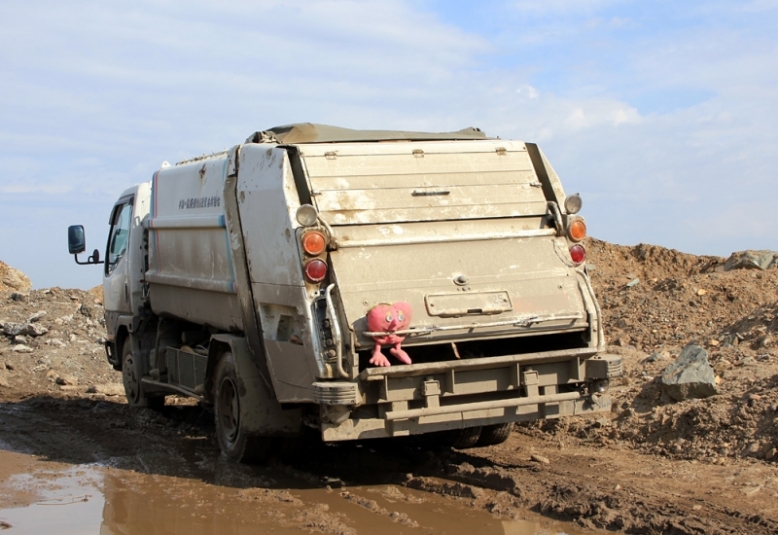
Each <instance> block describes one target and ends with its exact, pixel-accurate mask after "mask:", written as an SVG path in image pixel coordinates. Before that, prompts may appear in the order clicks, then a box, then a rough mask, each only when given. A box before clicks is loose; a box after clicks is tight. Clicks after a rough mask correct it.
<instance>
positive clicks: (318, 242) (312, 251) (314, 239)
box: [302, 230, 327, 256]
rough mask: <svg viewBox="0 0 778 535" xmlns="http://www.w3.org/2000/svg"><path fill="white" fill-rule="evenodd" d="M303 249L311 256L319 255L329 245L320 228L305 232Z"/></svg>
mask: <svg viewBox="0 0 778 535" xmlns="http://www.w3.org/2000/svg"><path fill="white" fill-rule="evenodd" d="M302 242H303V251H305V252H306V253H307V254H309V255H311V256H319V255H320V254H322V253H323V252H324V249H325V248H326V247H327V239H326V238H325V237H324V234H322V233H321V232H319V231H318V230H312V231H310V232H306V233H305V234H303V239H302Z"/></svg>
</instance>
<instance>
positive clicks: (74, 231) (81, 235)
mask: <svg viewBox="0 0 778 535" xmlns="http://www.w3.org/2000/svg"><path fill="white" fill-rule="evenodd" d="M84 251H86V232H84V226H83V225H71V226H69V227H68V252H70V254H72V255H73V257H74V258H75V260H76V264H79V265H85V264H102V263H103V262H102V261H101V260H100V251H98V250H97V249H95V250H94V252H93V253H92V256H90V257H87V259H86V262H80V261H79V260H78V255H79V253H83V252H84Z"/></svg>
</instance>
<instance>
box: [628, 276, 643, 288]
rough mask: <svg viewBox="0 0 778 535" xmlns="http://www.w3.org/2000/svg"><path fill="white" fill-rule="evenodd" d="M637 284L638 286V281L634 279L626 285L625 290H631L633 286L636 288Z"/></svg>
mask: <svg viewBox="0 0 778 535" xmlns="http://www.w3.org/2000/svg"><path fill="white" fill-rule="evenodd" d="M638 284H640V279H639V278H637V277H635V278H634V279H632V280H631V281H629V282H628V283H627V288H632V287H633V286H637V285H638Z"/></svg>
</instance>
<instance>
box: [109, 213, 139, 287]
mask: <svg viewBox="0 0 778 535" xmlns="http://www.w3.org/2000/svg"><path fill="white" fill-rule="evenodd" d="M111 215H112V217H111V231H110V233H109V234H108V251H107V252H106V253H107V254H106V255H105V274H106V275H109V274H110V273H111V272H112V271H113V270H114V268H116V264H118V263H119V260H121V258H122V256H124V252H125V251H126V250H127V243H128V238H129V237H130V223H131V222H132V199H130V200H129V201H127V202H125V203H123V204H117V205H116V206H115V207H114V209H113V212H112V214H111Z"/></svg>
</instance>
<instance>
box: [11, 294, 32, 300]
mask: <svg viewBox="0 0 778 535" xmlns="http://www.w3.org/2000/svg"><path fill="white" fill-rule="evenodd" d="M29 298H30V294H28V293H20V292H14V293H12V294H11V299H12V300H14V301H27V299H29Z"/></svg>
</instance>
